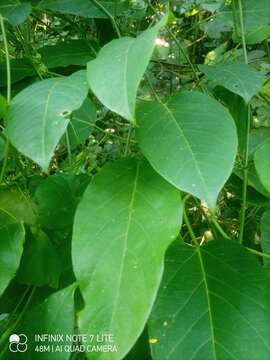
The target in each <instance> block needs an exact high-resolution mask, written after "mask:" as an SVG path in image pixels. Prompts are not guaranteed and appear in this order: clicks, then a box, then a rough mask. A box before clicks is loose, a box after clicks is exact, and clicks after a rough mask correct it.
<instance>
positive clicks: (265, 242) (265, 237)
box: [261, 209, 270, 271]
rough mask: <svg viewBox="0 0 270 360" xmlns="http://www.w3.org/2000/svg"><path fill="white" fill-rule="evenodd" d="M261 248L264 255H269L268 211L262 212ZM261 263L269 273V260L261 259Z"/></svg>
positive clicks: (269, 211) (269, 213) (269, 217)
mask: <svg viewBox="0 0 270 360" xmlns="http://www.w3.org/2000/svg"><path fill="white" fill-rule="evenodd" d="M261 247H262V250H263V252H264V253H265V254H268V255H270V209H268V210H266V211H265V212H264V214H263V216H262V219H261ZM263 262H264V265H265V267H266V268H267V269H268V270H269V271H270V259H267V258H263Z"/></svg>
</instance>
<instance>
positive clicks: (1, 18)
mask: <svg viewBox="0 0 270 360" xmlns="http://www.w3.org/2000/svg"><path fill="white" fill-rule="evenodd" d="M0 26H1V32H2V35H3V40H4V47H5V56H6V67H7V104H8V105H9V104H10V101H11V71H10V59H9V50H8V41H7V35H6V28H5V23H4V19H3V17H2V16H1V15H0ZM8 151H9V140H8V138H7V139H6V144H5V156H4V160H3V166H2V169H1V174H0V185H1V183H2V181H3V179H4V176H5V172H6V167H7V161H8Z"/></svg>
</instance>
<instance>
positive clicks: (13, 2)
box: [0, 0, 32, 26]
mask: <svg viewBox="0 0 270 360" xmlns="http://www.w3.org/2000/svg"><path fill="white" fill-rule="evenodd" d="M31 11H32V7H31V4H30V3H29V2H21V1H20V0H2V1H1V3H0V14H1V15H2V16H3V17H4V18H6V19H7V20H8V21H9V22H10V23H11V24H12V25H14V26H15V25H20V24H21V23H22V22H24V20H25V19H26V18H27V17H28V16H29V15H30V13H31Z"/></svg>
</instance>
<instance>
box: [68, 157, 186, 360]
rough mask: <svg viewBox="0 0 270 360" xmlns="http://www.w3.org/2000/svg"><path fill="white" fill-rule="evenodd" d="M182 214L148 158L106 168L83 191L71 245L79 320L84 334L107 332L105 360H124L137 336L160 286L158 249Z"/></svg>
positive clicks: (175, 229)
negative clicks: (80, 302) (110, 338)
mask: <svg viewBox="0 0 270 360" xmlns="http://www.w3.org/2000/svg"><path fill="white" fill-rule="evenodd" d="M181 217H182V206H181V199H180V194H179V192H178V191H177V189H175V188H174V187H172V186H171V185H170V184H168V183H167V182H166V181H164V180H163V179H162V177H160V176H159V175H158V174H157V173H155V172H154V171H153V169H152V168H151V166H150V165H149V164H148V163H147V162H146V161H139V162H137V161H135V160H123V161H118V162H115V163H112V164H110V165H108V166H106V167H105V168H104V169H103V170H102V171H101V172H100V173H99V174H98V175H97V176H96V177H95V179H94V180H93V182H92V183H91V184H90V185H89V187H88V189H87V190H86V192H85V194H84V197H83V200H82V201H81V203H80V205H79V207H78V210H77V213H76V217H75V224H74V234H73V246H72V257H73V264H74V272H75V275H76V277H77V280H78V283H79V286H80V289H81V291H82V295H83V297H84V301H85V307H84V309H83V310H82V311H81V312H80V313H79V315H78V319H79V328H80V331H81V332H82V333H90V334H98V333H100V332H102V331H104V329H106V331H108V332H109V333H111V334H112V335H113V338H114V343H113V344H115V345H116V346H117V352H111V353H107V354H106V353H103V354H102V358H103V359H104V360H105V359H111V360H113V359H115V360H116V359H122V358H123V356H124V355H125V354H126V353H127V352H128V351H129V350H130V348H131V347H132V345H133V344H134V343H135V341H136V340H137V338H138V336H139V335H140V333H141V332H142V330H143V328H144V326H145V323H146V321H147V318H148V316H149V312H150V310H151V307H152V305H153V302H154V299H155V296H156V292H157V289H158V287H159V284H160V279H161V275H162V271H163V256H164V252H165V250H166V248H167V246H168V245H169V244H170V243H171V241H173V239H174V238H175V237H176V236H177V234H178V231H179V229H180V226H181ZM82 249H83V251H82ZM135 289H136V290H135ZM133 314H136V316H134V315H133ZM131 317H132V321H127V319H128V318H131ZM95 344H96V339H94V340H93V342H92V343H91V345H95ZM90 359H100V354H95V353H92V354H91V356H90Z"/></svg>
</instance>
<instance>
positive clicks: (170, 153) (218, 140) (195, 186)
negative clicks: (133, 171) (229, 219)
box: [136, 92, 237, 209]
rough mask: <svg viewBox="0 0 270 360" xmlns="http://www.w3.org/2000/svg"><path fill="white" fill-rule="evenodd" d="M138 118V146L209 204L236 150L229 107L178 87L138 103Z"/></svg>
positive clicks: (160, 170)
mask: <svg viewBox="0 0 270 360" xmlns="http://www.w3.org/2000/svg"><path fill="white" fill-rule="evenodd" d="M137 119H138V125H139V126H138V128H137V129H136V135H137V139H138V141H139V145H140V147H141V148H142V151H143V153H144V155H145V156H146V157H147V159H148V160H149V161H150V163H151V164H152V166H153V167H154V169H155V170H156V171H157V172H158V173H159V174H160V175H162V176H164V178H165V179H167V180H168V181H169V182H171V183H172V184H174V185H175V186H176V187H178V188H179V189H181V190H183V191H186V192H190V193H191V194H193V195H195V196H197V197H199V198H200V199H202V200H204V201H206V202H207V203H208V206H209V207H210V208H211V209H214V208H215V205H216V199H217V196H218V193H219V191H220V190H221V188H222V187H223V185H224V183H225V182H226V180H227V179H228V177H229V175H230V173H231V171H232V168H233V164H234V159H235V155H236V151H237V133H236V128H235V124H234V121H233V119H232V117H231V115H230V114H229V112H228V110H226V109H225V108H224V107H223V106H222V105H220V104H219V103H218V102H217V101H216V100H214V99H212V98H210V97H209V96H207V95H204V94H201V93H199V92H189V93H188V92H183V93H178V94H176V95H174V96H171V97H169V98H167V99H166V100H165V101H164V102H161V101H160V102H158V101H150V102H144V103H141V104H140V106H139V108H138V113H137Z"/></svg>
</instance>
